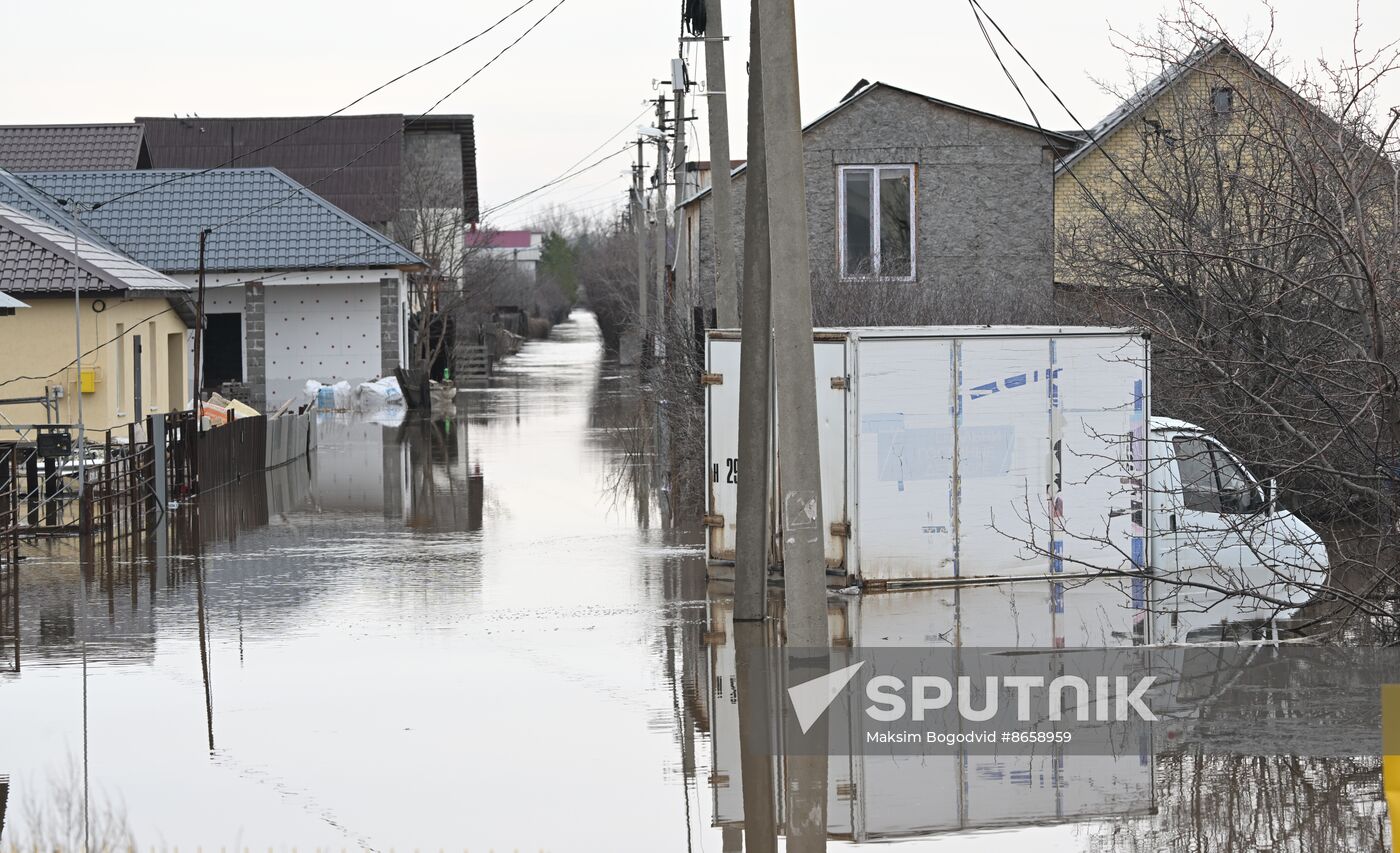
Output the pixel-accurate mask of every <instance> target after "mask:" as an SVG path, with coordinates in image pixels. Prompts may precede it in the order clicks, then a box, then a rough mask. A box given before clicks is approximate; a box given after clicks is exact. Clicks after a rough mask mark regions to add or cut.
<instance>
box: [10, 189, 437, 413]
mask: <svg viewBox="0 0 1400 853" xmlns="http://www.w3.org/2000/svg"><path fill="white" fill-rule="evenodd" d="M156 185H158V186H156ZM31 187H32V188H36V189H37V191H38V192H40V193H44V194H47V195H48V196H49V197H50V198H62V199H68V200H70V201H71V202H74V203H76V206H77V208H78V209H80V210H83V211H85V212H84V213H83V214H82V217H81V218H82V226H83V228H85V229H87V230H89V231H91V232H94V233H95V234H97V235H99V237H100V239H101V240H103V241H104V243H105V244H106V245H109V246H112V247H114V248H115V249H116V250H118V251H120V252H121V253H123V254H125V255H126V256H128V257H130V258H132V259H134V260H136V261H138V262H139V263H141V264H145V265H146V266H148V267H150V268H152V269H154V270H158V271H159V272H161V273H164V274H165V275H167V276H169V277H171V278H173V279H174V280H176V281H177V282H181V283H183V284H185V285H188V286H193V285H195V284H197V282H198V270H199V255H200V251H199V233H200V231H201V230H202V229H205V228H212V229H213V232H212V233H211V234H210V235H209V237H208V239H207V242H206V246H205V287H206V295H205V300H204V313H205V331H204V359H203V370H202V376H201V382H202V387H203V388H204V389H205V390H206V391H213V390H219V389H220V388H221V387H223V386H224V385H225V384H226V383H231V384H233V385H234V386H246V392H247V393H246V394H245V395H241V396H244V397H245V401H246V402H248V403H250V404H252V405H253V406H254V407H255V408H259V409H270V408H276V407H277V406H279V405H281V404H282V403H284V402H286V401H287V400H290V399H293V398H295V397H296V395H297V394H298V393H299V392H300V391H301V390H302V389H303V388H304V386H305V384H306V381H307V380H308V379H315V380H318V381H320V382H322V383H327V384H333V383H335V382H339V381H342V380H344V381H349V382H351V383H352V384H353V383H357V382H363V381H365V380H369V379H374V378H376V377H379V376H385V375H390V374H392V372H393V370H394V368H396V367H399V366H400V365H402V364H403V363H404V362H405V360H406V355H407V352H406V346H407V331H408V310H407V308H408V278H409V275H410V274H411V273H414V272H416V271H419V270H421V269H423V268H424V262H423V261H422V259H421V258H419V257H418V256H417V255H414V254H413V253H411V252H409V251H407V250H406V249H404V248H403V247H401V246H399V245H397V244H395V243H394V242H393V241H392V240H390V239H389V238H387V237H385V236H384V235H383V234H380V233H379V232H377V231H375V230H374V229H373V228H370V227H369V226H368V225H366V224H365V223H363V222H361V221H360V220H358V219H356V218H355V217H353V216H351V215H350V214H348V213H346V212H345V211H343V210H341V209H340V208H338V207H336V206H335V205H332V204H331V203H330V202H328V201H326V200H325V199H323V198H321V197H320V196H318V195H316V194H315V193H313V192H311V191H309V190H307V189H306V188H305V187H303V186H302V185H301V184H299V183H297V182H296V181H294V180H292V179H291V178H290V177H288V176H287V175H285V174H283V173H282V172H281V171H279V170H277V169H273V168H251V169H215V170H212V171H200V170H162V169H155V170H141V171H108V172H30V173H25V174H23V175H20V176H19V178H18V179H16V178H15V176H12V175H8V174H7V173H4V172H0V203H3V204H9V205H12V206H14V207H16V208H18V209H21V210H23V211H25V212H27V213H29V214H30V215H34V216H38V217H41V218H45V217H47V218H52V214H51V212H50V210H49V208H48V207H46V206H45V205H41V204H39V203H37V201H36V199H35V192H34V190H31V189H30V188H31ZM99 202H105V203H103V204H101V205H100V206H99V205H98V203H99ZM94 207H95V209H94Z"/></svg>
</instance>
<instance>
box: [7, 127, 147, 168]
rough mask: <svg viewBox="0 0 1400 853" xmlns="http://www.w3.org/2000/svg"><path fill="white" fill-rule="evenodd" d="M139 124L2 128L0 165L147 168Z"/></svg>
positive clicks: (22, 166) (141, 130) (8, 166)
mask: <svg viewBox="0 0 1400 853" xmlns="http://www.w3.org/2000/svg"><path fill="white" fill-rule="evenodd" d="M144 140H145V132H144V129H143V128H142V127H141V125H139V124H50V125H17V126H10V127H0V168H6V169H10V170H13V171H19V172H66V171H78V170H83V171H93V170H98V171H107V170H117V169H143V168H146V167H148V166H149V165H150V160H149V158H147V157H146V156H145V142H144Z"/></svg>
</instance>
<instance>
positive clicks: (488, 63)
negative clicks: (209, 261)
mask: <svg viewBox="0 0 1400 853" xmlns="http://www.w3.org/2000/svg"><path fill="white" fill-rule="evenodd" d="M567 2H568V0H558V2H556V3H555V4H554V5H553V6H551V7H549V11H547V12H545V13H544V14H543V15H541V16H540V17H539V19H538V20H536V21H535V22H534V23H533V24H531V25H530V26H529V27H527V28H526V29H525V32H523V33H521V34H520V35H519V36H517V37H516V39H515V40H514V41H512V42H511V43H510V44H508V45H506V46H505V47H503V48H501V50H500V51H499V52H498V53H497V54H496V55H495V56H493V57H491V58H490V59H489V60H487V61H486V64H485V65H482V66H481V67H480V68H478V69H476V70H475V71H473V72H472V73H471V74H470V75H468V77H467V78H466V79H465V80H463V81H462V82H461V83H458V84H457V85H456V86H454V87H453V88H452V89H451V90H450V91H448V93H447V94H445V95H443V96H442V97H441V98H438V99H437V100H436V101H434V102H433V105H432V106H430V107H428V108H427V109H426V110H424V111H423V112H421V113H419V114H418V115H417V116H414V117H413V118H412V119H410V120H409V121H406V122H404V125H403V127H401V128H398V129H396V130H395V131H394V132H393V133H391V134H389V135H388V136H386V137H384V138H383V139H381V140H379V141H378V142H376V143H375V144H374V145H372V146H370V147H369V148H367V149H365V150H364V151H363V152H361V153H360V154H359V156H357V157H355V158H354V159H352V160H350V161H349V162H348V163H345V164H343V165H341V166H338V167H336V168H335V169H334V170H332V171H330V172H328V173H326V174H325V175H322V176H321V177H319V178H317V179H316V180H314V181H312V182H311V183H309V184H307V185H305V186H303V187H300V188H299V189H297V190H294V191H293V192H291V193H289V194H287V195H286V196H284V197H283V198H281V199H278V200H277V201H275V202H272V203H270V204H265V205H263V206H262V207H259V208H257V209H255V210H250V211H248V212H247V213H242V214H239V215H238V216H235V217H234V218H232V219H230V220H227V221H226V222H222V223H220V224H218V225H215V226H214V227H213V228H211V229H210V231H211V232H212V231H218V230H219V229H221V228H227V227H228V226H230V225H234V224H236V223H238V222H241V221H243V220H244V219H247V218H248V217H250V216H254V215H256V214H259V213H262V212H263V211H264V210H269V209H271V208H274V207H277V206H278V205H280V204H283V203H284V202H287V201H290V200H291V199H293V198H295V197H297V196H298V195H301V194H302V193H303V192H306V191H307V190H309V189H311V188H312V187H314V186H316V185H318V184H320V183H322V182H323V181H325V180H327V179H329V178H331V177H333V176H335V175H338V174H340V173H341V172H343V171H345V170H346V169H348V168H350V167H351V166H353V165H355V164H356V163H358V162H360V161H361V160H363V159H364V158H366V157H368V156H369V155H370V154H372V153H374V152H375V151H378V150H379V149H380V148H381V147H383V145H384V144H385V143H386V142H388V141H389V140H391V139H394V138H395V137H398V136H401V135H402V134H403V133H404V132H405V131H407V130H408V129H409V128H410V127H412V126H413V125H414V124H416V123H417V122H418V121H419V120H420V119H423V118H426V117H427V115H428V114H429V113H431V112H432V111H433V110H435V109H437V108H438V107H439V106H440V105H441V104H442V102H443V101H445V100H447V99H448V98H450V97H452V96H453V95H455V94H457V92H459V91H461V89H462V87H464V86H466V85H467V84H468V83H470V82H471V81H472V80H474V79H476V78H477V76H478V75H480V74H481V73H482V72H483V71H485V70H486V69H488V68H490V67H491V66H492V65H494V64H495V63H496V60H498V59H500V58H501V57H502V56H504V55H505V54H506V53H507V52H508V51H510V49H511V48H513V47H515V46H516V45H518V44H520V42H521V41H522V40H524V38H525V37H526V36H528V35H529V34H530V33H532V32H534V31H535V29H536V28H537V27H539V26H540V24H543V23H544V22H545V21H546V20H547V19H548V18H549V17H550V16H551V15H553V14H554V13H555V11H557V10H558V9H559V7H560V6H563V5H564V4H565V3H567Z"/></svg>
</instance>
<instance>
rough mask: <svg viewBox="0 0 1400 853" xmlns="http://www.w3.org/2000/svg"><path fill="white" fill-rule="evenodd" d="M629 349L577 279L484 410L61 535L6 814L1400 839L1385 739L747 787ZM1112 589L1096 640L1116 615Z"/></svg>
mask: <svg viewBox="0 0 1400 853" xmlns="http://www.w3.org/2000/svg"><path fill="white" fill-rule="evenodd" d="M627 377H628V372H627V371H624V370H623V369H621V368H619V367H617V366H616V365H615V364H612V363H609V362H607V361H605V360H604V359H603V355H602V351H601V347H600V345H599V342H598V337H597V332H596V325H595V324H594V323H593V320H592V318H591V316H589V315H588V314H586V313H582V312H580V313H578V314H576V315H575V316H574V318H573V319H572V321H571V322H569V323H566V324H564V325H562V326H560V327H558V328H557V329H556V330H555V333H554V335H553V337H552V338H551V339H550V340H548V341H544V342H533V343H531V344H529V345H528V346H527V347H526V348H525V349H524V351H523V352H522V353H521V354H520V355H519V356H517V357H516V358H514V359H512V360H511V361H510V362H509V363H508V364H507V365H506V366H505V368H504V369H503V370H502V371H501V372H500V374H499V375H498V377H497V379H496V380H495V381H494V383H493V386H492V387H490V388H483V389H479V390H472V391H469V392H466V393H465V394H463V395H462V397H460V398H459V411H458V413H457V417H455V418H450V419H438V420H435V421H425V420H408V421H402V422H397V423H396V422H395V420H396V419H393V418H390V419H387V420H381V421H374V420H369V419H364V418H353V417H351V416H346V415H326V416H324V417H323V420H322V422H321V423H320V448H319V451H318V453H317V454H316V458H315V460H314V461H313V464H312V465H310V466H302V465H297V464H293V465H292V466H288V467H287V468H284V469H281V470H279V471H276V472H271V473H269V474H268V475H266V476H262V477H257V478H252V479H250V480H248V481H245V482H244V483H243V484H241V485H239V486H238V487H235V488H230V489H227V490H222V491H221V492H220V493H219V494H215V495H210V496H207V497H206V498H204V499H203V504H202V506H201V508H200V512H199V517H198V518H197V519H195V518H193V517H192V516H191V515H190V514H189V513H188V512H187V511H186V512H185V513H184V516H183V517H182V518H179V519H177V520H175V521H174V522H172V523H171V524H170V525H169V529H168V531H167V538H166V539H165V540H163V541H162V542H160V543H153V544H151V545H150V546H149V548H146V549H143V550H144V553H138V554H137V555H136V556H130V555H126V556H124V555H122V554H115V555H113V556H112V557H111V558H110V559H108V558H107V557H106V556H105V555H102V554H99V555H97V559H95V560H94V561H92V562H91V563H88V564H84V563H82V562H81V561H80V560H79V559H78V558H77V554H76V551H75V549H74V548H73V547H72V545H71V543H66V542H60V543H55V544H53V545H50V546H47V547H46V548H45V549H43V550H41V551H39V552H37V553H34V555H33V557H32V559H30V560H28V561H26V562H25V563H24V565H23V568H22V572H21V577H20V583H19V593H18V595H19V601H18V612H19V626H18V631H17V632H16V631H15V630H14V627H13V626H12V625H7V624H6V623H4V622H3V621H0V782H3V781H4V780H5V777H8V783H7V784H6V785H4V786H3V787H0V825H3V829H0V848H3V849H9V847H10V845H23V846H26V847H28V846H29V845H41V846H45V847H46V848H47V849H50V850H52V849H81V848H82V847H83V843H84V836H83V833H84V820H83V806H84V804H85V803H86V806H87V821H86V828H87V832H88V846H89V848H90V849H101V848H103V847H104V846H107V845H125V844H127V843H131V842H134V844H135V846H137V847H138V848H139V849H149V848H157V849H163V848H173V847H180V848H184V849H187V850H193V849H196V848H200V847H202V848H203V849H206V850H213V849H221V848H222V849H229V850H241V849H243V848H248V849H251V850H264V849H268V848H274V849H278V850H290V849H293V848H296V849H302V850H312V849H317V848H322V849H342V848H344V849H356V848H369V849H378V850H389V849H398V850H411V849H425V850H427V849H434V850H435V849H447V850H462V849H467V850H473V851H477V850H480V851H485V850H497V851H506V850H520V851H534V850H552V851H569V850H598V851H623V850H637V851H670V850H686V851H729V850H734V851H737V850H741V849H749V850H765V849H773V848H774V843H775V842H776V844H777V845H778V846H779V847H781V846H783V845H786V846H787V847H788V848H789V849H797V848H799V847H800V848H802V849H822V848H823V847H826V848H828V849H843V848H847V847H853V846H862V845H863V844H865V843H866V842H869V843H871V844H875V843H883V842H887V841H891V840H895V839H898V840H900V844H899V846H898V848H897V849H899V850H936V851H984V850H985V851H1012V850H1014V851H1018V853H1020V851H1024V850H1040V849H1056V850H1060V851H1066V853H1068V852H1069V851H1077V850H1083V851H1099V850H1104V851H1108V850H1112V851H1118V850H1122V851H1137V852H1139V853H1140V851H1153V850H1162V851H1177V850H1182V851H1186V850H1193V851H1194V850H1211V851H1230V850H1241V851H1245V850H1249V851H1254V850H1272V851H1299V853H1303V851H1313V850H1383V849H1386V844H1387V843H1388V829H1387V827H1386V812H1385V806H1384V801H1383V799H1382V798H1381V784H1380V772H1379V762H1378V761H1377V760H1374V759H1358V760H1356V761H1338V760H1331V761H1321V760H1304V759H1298V760H1294V759H1287V758H1279V759H1260V758H1248V759H1246V758H1242V757H1231V756H1211V757H1193V756H1191V755H1187V754H1183V753H1181V752H1163V753H1160V754H1144V755H1134V756H1132V757H1131V758H1132V760H1131V762H1130V764H1131V767H1128V766H1127V765H1124V767H1123V768H1118V769H1117V770H1115V772H1114V773H1103V774H1096V773H1092V772H1085V773H1081V774H1078V775H1076V774H1074V773H1069V774H1057V775H1056V776H1055V778H1054V780H1052V781H1050V782H1047V781H1046V780H1045V778H1043V777H1039V776H1036V775H1035V774H1032V773H1026V772H1023V771H1021V770H1020V769H1019V768H1018V767H1017V764H1016V759H1015V757H1010V758H1003V759H1001V760H1000V761H999V762H991V763H989V762H987V761H983V760H981V759H979V758H977V757H964V758H963V759H962V760H958V761H951V762H949V761H944V762H938V761H921V760H920V759H917V758H914V759H906V760H904V761H901V762H887V763H886V764H883V765H882V764H879V763H878V762H876V763H867V764H864V765H862V766H856V764H855V763H853V762H852V760H851V759H849V758H841V759H833V760H832V762H831V763H830V764H829V766H827V767H826V774H825V775H826V778H825V780H824V781H825V782H826V784H827V788H828V790H829V794H830V797H829V800H828V802H829V804H830V805H829V808H828V810H827V823H828V825H827V832H826V833H824V834H822V835H821V836H820V837H806V838H802V839H796V838H787V837H786V836H787V832H786V830H785V829H784V825H783V815H782V814H781V802H780V801H781V797H778V798H777V799H778V800H779V805H778V807H777V812H776V813H775V814H776V816H773V817H770V818H769V819H767V820H764V819H762V818H760V817H757V816H754V815H750V818H749V819H748V820H746V818H745V801H746V797H745V791H744V785H745V782H746V781H749V782H750V783H756V784H754V790H758V789H759V788H761V787H763V788H779V789H780V788H781V786H782V785H783V784H785V781H786V780H784V779H781V778H777V777H778V776H781V774H782V773H784V772H788V773H795V772H796V771H795V770H794V769H793V767H788V766H786V765H785V763H784V762H776V763H774V762H767V763H766V765H765V762H764V761H762V760H760V761H758V762H754V761H752V760H750V761H747V762H746V761H745V760H744V757H745V753H744V751H743V743H742V737H741V735H742V731H741V729H742V726H741V724H740V723H739V720H738V716H737V702H736V700H735V696H734V689H735V684H736V683H737V678H738V673H737V669H736V659H737V658H739V657H741V656H742V655H741V652H742V650H741V649H739V648H736V645H737V644H738V642H739V639H738V637H737V636H736V632H735V627H734V625H733V623H732V620H731V618H730V613H731V611H732V606H731V600H730V593H731V591H732V590H731V589H730V588H729V586H728V585H727V584H725V583H724V582H720V581H710V582H707V580H706V575H705V565H704V560H703V557H702V549H701V548H700V546H699V542H700V537H699V533H698V532H696V531H675V530H668V529H664V528H663V527H662V526H661V525H660V524H658V523H656V517H657V515H658V513H657V511H656V509H655V507H654V506H653V504H654V503H655V501H654V500H651V499H644V500H642V501H641V502H640V504H639V502H638V500H637V498H636V494H637V493H638V491H639V490H638V489H636V488H635V487H634V486H635V483H636V482H637V480H638V477H637V472H638V466H636V465H635V460H636V457H635V455H634V453H633V451H634V450H635V449H636V448H638V447H640V446H642V444H644V442H642V441H640V435H641V433H640V432H639V430H638V423H639V422H640V421H639V416H638V414H637V406H638V397H639V395H638V393H637V391H636V389H635V386H634V384H633V383H632V381H631V380H629V379H628V378H627ZM478 473H479V474H480V479H479V480H476V479H474V475H476V474H478ZM1046 594H1047V591H1046V590H1044V589H1037V588H1034V586H1033V585H1024V586H1022V585H1018V586H1017V588H1016V589H1015V590H1011V591H1008V590H991V591H985V590H984V591H981V592H978V593H976V594H971V593H970V594H969V595H968V596H966V597H953V598H949V597H948V595H946V594H942V595H941V597H940V594H931V593H924V594H920V595H917V596H915V595H911V596H908V597H905V598H898V599H896V598H889V599H887V600H886V604H885V605H882V606H883V607H884V610H882V609H881V606H871V605H868V604H867V605H861V604H859V603H858V602H846V601H844V600H838V599H833V604H832V609H831V613H830V614H829V621H830V622H831V624H832V626H833V632H834V633H835V634H836V636H838V637H845V638H849V639H852V640H853V641H854V642H857V643H861V642H867V641H871V640H882V641H887V642H892V640H891V637H892V636H896V635H897V636H896V639H899V638H903V639H904V640H905V641H907V642H909V643H911V644H912V643H923V642H927V643H937V642H940V641H945V640H946V639H947V637H946V633H938V632H933V633H929V631H928V630H927V629H914V631H915V633H914V634H911V635H908V636H905V635H903V634H899V632H900V631H906V630H908V629H909V625H910V624H918V622H919V620H918V619H916V620H914V622H913V623H911V622H910V621H909V619H908V617H909V614H910V613H916V614H922V615H921V616H920V617H919V618H920V619H923V620H924V624H927V623H928V622H929V621H930V620H933V621H935V622H936V621H937V619H941V618H943V617H944V616H947V618H948V619H949V620H951V622H950V624H952V622H956V623H958V624H962V625H966V626H968V630H972V627H971V626H973V625H981V626H984V627H985V626H988V625H990V624H993V623H994V624H995V625H996V626H997V630H999V631H1000V632H1001V633H1000V634H999V635H996V636H993V634H994V633H995V632H994V631H991V629H990V628H986V630H987V631H988V633H986V634H985V635H984V637H983V638H982V639H979V640H978V642H981V643H983V644H992V643H1001V644H1005V645H1016V644H1033V643H1036V642H1041V641H1050V640H1053V639H1054V637H1053V636H1051V635H1052V634H1053V633H1054V631H1055V630H1056V629H1055V628H1054V627H1053V626H1050V627H1047V626H1042V625H1041V623H1040V622H1039V621H1037V620H1038V619H1039V617H1038V616H1037V615H1036V614H1039V613H1042V612H1047V611H1045V610H1043V605H1044V596H1045V595H1046ZM979 601H985V602H990V603H986V604H985V607H990V608H993V609H994V610H995V609H996V608H1001V610H996V612H998V613H1001V614H1002V615H1001V616H999V617H997V618H995V619H992V618H990V617H988V618H984V619H978V618H976V613H977V612H979V611H978V607H981V606H984V605H979V604H978V603H977V602H979ZM1008 601H1009V602H1010V604H1009V605H1008V604H1007V602H1008ZM888 602H899V603H898V604H897V605H895V606H893V612H885V611H889V610H890V606H889V605H888ZM0 604H3V603H0ZM1008 606H1009V609H1006V608H1007V607H1008ZM0 612H10V611H7V610H5V608H4V607H3V606H0ZM1084 612H1085V613H1087V614H1090V615H1088V616H1085V617H1084V618H1083V619H1081V623H1080V625H1079V628H1080V629H1082V632H1083V633H1084V638H1085V640H1086V642H1087V641H1088V640H1090V639H1092V638H1093V637H1094V636H1101V637H1110V636H1113V631H1114V626H1113V625H1112V624H1111V623H1112V621H1113V619H1114V618H1116V617H1115V616H1114V615H1113V610H1112V608H1104V609H1102V610H1100V611H1089V610H1086V611H1084ZM1094 613H1097V614H1098V615H1093V614H1094ZM930 614H933V615H930ZM1006 614H1009V616H1008V615H1006ZM1099 619H1102V620H1103V623H1102V624H1099V622H1098V621H1096V620H1099ZM882 620H884V621H882ZM901 620H902V621H901ZM1086 620H1087V621H1086ZM775 630H776V629H775V628H772V627H770V629H769V632H770V633H773V632H774V631H775ZM7 632H8V633H7ZM740 633H742V631H741V632H740ZM969 642H971V640H969ZM760 765H764V766H766V767H767V769H765V770H764V771H763V774H762V775H761V776H755V775H754V773H753V769H754V767H756V766H760ZM794 766H796V765H794ZM775 767H776V768H777V769H776V770H775V769H774V768H775ZM807 769H808V770H810V767H807ZM746 771H747V772H748V776H747V780H746V775H745V774H746ZM1120 771H1121V772H1120ZM749 793H750V794H752V793H753V792H752V791H750V792H749ZM750 799H751V800H754V801H757V800H761V799H762V798H761V797H760V798H756V799H755V798H753V797H750ZM765 827H770V828H765ZM746 830H747V831H748V832H749V833H750V838H749V839H748V841H747V846H745V838H744V833H745V831H746ZM881 849H884V848H881Z"/></svg>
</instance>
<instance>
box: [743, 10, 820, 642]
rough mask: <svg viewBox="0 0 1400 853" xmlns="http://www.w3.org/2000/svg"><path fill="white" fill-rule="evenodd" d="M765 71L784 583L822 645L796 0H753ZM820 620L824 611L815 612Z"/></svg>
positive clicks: (804, 625)
mask: <svg viewBox="0 0 1400 853" xmlns="http://www.w3.org/2000/svg"><path fill="white" fill-rule="evenodd" d="M755 3H756V5H757V6H758V9H759V27H758V32H759V51H760V58H761V62H760V63H759V64H760V65H761V67H762V69H763V72H762V73H763V81H762V83H763V105H762V106H763V157H764V170H765V172H766V180H765V184H766V185H767V187H768V251H769V267H770V270H771V271H772V276H771V281H772V283H773V284H772V287H773V294H772V300H773V304H774V305H781V306H782V310H781V311H776V312H774V314H773V372H774V374H775V375H776V376H777V377H778V378H779V379H780V380H781V381H779V382H778V413H777V423H778V447H779V448H781V453H780V456H779V464H780V466H781V467H780V471H779V474H778V480H779V483H781V486H780V489H781V503H780V506H781V509H782V518H783V587H784V590H785V595H784V599H785V602H786V610H787V616H788V626H787V636H788V645H790V646H793V647H808V648H812V647H823V648H824V647H826V646H827V644H828V642H829V639H828V636H827V626H826V556H825V553H824V542H825V537H824V536H823V534H822V531H823V527H822V523H823V520H822V503H821V495H822V489H821V457H820V454H819V452H818V449H817V392H816V368H815V365H814V364H813V352H812V275H811V266H810V262H809V259H808V257H807V179H806V174H805V173H804V171H803V157H802V117H801V104H800V102H799V91H798V81H797V25H796V20H795V16H794V13H793V0H755ZM817 617H820V618H817Z"/></svg>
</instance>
